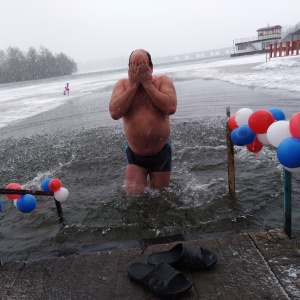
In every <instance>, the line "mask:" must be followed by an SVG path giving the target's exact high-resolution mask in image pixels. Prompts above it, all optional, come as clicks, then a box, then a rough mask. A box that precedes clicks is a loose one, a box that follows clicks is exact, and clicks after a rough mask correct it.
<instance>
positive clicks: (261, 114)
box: [248, 109, 275, 134]
mask: <svg viewBox="0 0 300 300" xmlns="http://www.w3.org/2000/svg"><path fill="white" fill-rule="evenodd" d="M274 121H275V119H274V116H273V115H272V114H271V113H270V112H269V111H268V110H266V109H259V110H256V111H255V112H253V113H252V114H251V115H250V117H249V120H248V125H249V127H250V129H251V130H252V131H254V132H255V133H258V134H263V133H266V132H267V131H268V128H269V127H270V125H271V124H272V123H274Z"/></svg>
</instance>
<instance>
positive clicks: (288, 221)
mask: <svg viewBox="0 0 300 300" xmlns="http://www.w3.org/2000/svg"><path fill="white" fill-rule="evenodd" d="M283 188H284V202H283V212H284V221H283V227H284V232H285V233H286V234H287V235H288V237H289V238H290V239H291V238H292V173H291V172H289V171H288V170H286V169H285V168H283Z"/></svg>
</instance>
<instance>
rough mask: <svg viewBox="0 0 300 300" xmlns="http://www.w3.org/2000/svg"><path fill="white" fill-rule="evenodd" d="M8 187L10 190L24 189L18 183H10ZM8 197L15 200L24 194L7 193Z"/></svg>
mask: <svg viewBox="0 0 300 300" xmlns="http://www.w3.org/2000/svg"><path fill="white" fill-rule="evenodd" d="M5 188H6V189H9V190H22V187H21V186H20V185H19V184H17V183H13V182H12V183H9V184H8V185H7V186H6V187H5ZM5 196H6V197H7V198H8V199H11V200H15V199H19V198H20V197H21V196H22V195H20V194H6V195H5Z"/></svg>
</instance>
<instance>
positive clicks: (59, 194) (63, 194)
mask: <svg viewBox="0 0 300 300" xmlns="http://www.w3.org/2000/svg"><path fill="white" fill-rule="evenodd" d="M68 197H69V191H68V190H67V189H66V188H64V187H61V188H60V189H59V190H58V191H56V192H54V198H55V199H56V200H57V201H59V202H64V201H66V200H67V198H68Z"/></svg>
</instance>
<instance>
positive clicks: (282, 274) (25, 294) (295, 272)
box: [0, 229, 300, 300]
mask: <svg viewBox="0 0 300 300" xmlns="http://www.w3.org/2000/svg"><path fill="white" fill-rule="evenodd" d="M176 243H177V242H174V243H169V244H159V245H152V246H149V247H148V248H147V249H146V250H145V251H144V253H142V251H141V250H140V249H138V248H132V249H127V250H112V251H99V252H93V253H89V254H80V255H69V256H67V257H57V258H51V259H40V260H32V261H27V262H8V263H5V264H4V265H3V266H0V282H1V289H0V299H5V300H6V299H30V300H32V299H64V300H65V299H109V300H111V299H122V300H124V299H128V300H129V299H130V300H132V299H134V300H138V299H158V298H156V297H154V296H153V295H152V294H151V292H149V291H147V290H146V289H144V288H143V287H141V286H140V285H138V284H136V283H135V282H132V281H131V280H130V279H129V278H128V276H127V267H128V266H129V265H130V264H131V263H133V262H135V261H140V262H145V263H146V261H147V256H148V255H149V254H150V253H152V252H154V251H164V250H168V249H170V248H171V247H172V246H173V245H175V244H176ZM185 243H187V244H188V245H195V246H201V247H203V248H207V249H209V250H212V251H214V252H215V254H216V255H217V257H218V262H217V264H216V266H215V267H214V268H213V269H212V270H210V271H205V272H186V271H183V272H184V274H185V275H186V276H187V277H188V278H190V279H191V280H193V282H194V289H192V290H191V291H190V292H189V293H188V294H186V295H185V296H184V297H180V298H178V299H214V300H215V299H222V300H224V299H243V300H245V299H251V300H253V299H280V300H282V299H300V251H299V249H297V247H295V246H294V244H293V243H292V242H291V241H290V240H289V238H288V237H287V236H286V234H285V233H284V232H283V231H282V230H281V229H274V230H270V231H267V232H251V233H242V234H237V235H229V236H223V237H208V238H204V239H198V240H191V241H187V242H185Z"/></svg>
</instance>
